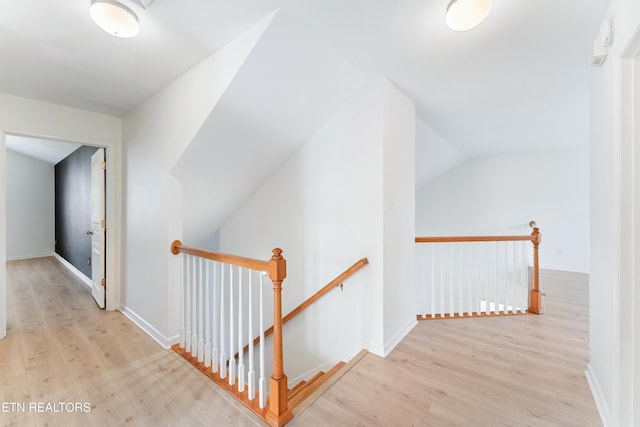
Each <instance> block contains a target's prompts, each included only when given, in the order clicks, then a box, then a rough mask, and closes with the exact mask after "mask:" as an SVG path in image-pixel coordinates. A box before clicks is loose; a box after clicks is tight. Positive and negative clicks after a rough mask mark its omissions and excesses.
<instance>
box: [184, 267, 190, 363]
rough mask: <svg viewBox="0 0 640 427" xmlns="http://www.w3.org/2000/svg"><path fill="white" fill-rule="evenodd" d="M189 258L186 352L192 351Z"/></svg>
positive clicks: (188, 272) (186, 285) (186, 303)
mask: <svg viewBox="0 0 640 427" xmlns="http://www.w3.org/2000/svg"><path fill="white" fill-rule="evenodd" d="M185 257H186V258H187V261H186V267H187V272H186V277H187V282H186V284H185V288H186V289H187V300H186V302H185V307H186V320H187V328H186V330H185V338H186V340H185V349H184V351H185V352H187V353H188V352H190V351H191V255H185Z"/></svg>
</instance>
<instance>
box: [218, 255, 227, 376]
mask: <svg viewBox="0 0 640 427" xmlns="http://www.w3.org/2000/svg"><path fill="white" fill-rule="evenodd" d="M224 304H225V300H224V264H220V378H222V379H225V378H227V353H226V348H227V344H226V342H227V337H226V330H225V329H226V325H225V322H224V318H225V315H224V314H225V313H224Z"/></svg>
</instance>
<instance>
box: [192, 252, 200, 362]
mask: <svg viewBox="0 0 640 427" xmlns="http://www.w3.org/2000/svg"><path fill="white" fill-rule="evenodd" d="M196 262H197V259H196V257H192V259H191V269H192V270H191V271H192V274H191V332H192V335H191V357H196V356H197V355H198V317H197V316H198V295H197V290H198V289H197V283H198V282H197V281H198V274H197V273H198V270H197V268H196Z"/></svg>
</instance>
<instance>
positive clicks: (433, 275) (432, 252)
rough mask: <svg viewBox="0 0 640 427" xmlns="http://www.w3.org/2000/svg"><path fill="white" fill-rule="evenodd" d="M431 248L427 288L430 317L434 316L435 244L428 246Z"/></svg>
mask: <svg viewBox="0 0 640 427" xmlns="http://www.w3.org/2000/svg"><path fill="white" fill-rule="evenodd" d="M430 248H431V282H430V283H429V285H430V286H429V287H430V289H431V317H435V316H436V295H435V288H436V278H435V275H436V267H435V258H436V246H435V244H431V245H430Z"/></svg>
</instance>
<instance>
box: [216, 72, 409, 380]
mask: <svg viewBox="0 0 640 427" xmlns="http://www.w3.org/2000/svg"><path fill="white" fill-rule="evenodd" d="M385 116H386V117H385ZM414 117H415V112H414V107H413V103H411V102H410V101H409V100H408V99H407V98H406V97H404V95H402V94H401V93H399V91H397V89H395V87H393V85H391V83H389V82H388V81H387V80H386V79H383V78H375V79H373V80H372V81H371V82H370V84H369V85H367V87H366V88H365V89H364V90H363V91H361V92H360V93H359V95H357V96H356V97H355V98H353V99H352V100H351V101H349V102H348V103H347V104H346V105H344V106H343V107H342V108H341V109H340V110H339V111H338V112H336V114H334V116H333V117H332V118H331V119H330V120H329V121H328V122H327V123H325V125H324V126H323V127H322V128H320V129H319V130H318V131H317V132H316V133H315V134H314V135H313V136H312V137H311V138H310V139H309V140H308V141H307V142H306V143H305V145H304V146H303V147H302V148H301V149H300V150H299V151H298V152H297V153H296V154H295V155H294V156H293V157H292V158H291V159H290V160H289V161H288V162H287V163H286V164H285V165H283V167H282V168H280V169H279V170H278V171H277V172H276V173H275V174H274V175H273V176H272V177H271V178H270V179H269V180H268V181H266V182H265V183H264V185H263V186H262V187H261V188H260V189H258V190H257V191H256V193H255V194H254V195H253V196H252V197H251V198H250V199H249V200H248V201H247V202H246V203H245V204H244V205H243V207H242V208H241V209H239V210H238V211H237V212H236V213H235V214H234V216H233V217H231V218H230V219H229V220H228V221H227V222H226V223H225V224H224V226H223V227H222V228H221V230H220V245H221V250H222V251H223V252H228V253H234V254H242V255H244V256H250V257H254V258H259V259H266V258H268V257H269V255H270V253H271V249H272V248H274V247H281V248H282V249H283V250H284V256H285V258H287V272H288V273H287V274H288V276H287V279H286V280H285V282H284V285H283V305H284V308H283V312H284V313H287V312H288V311H290V310H292V309H293V308H294V307H295V306H297V305H298V304H300V303H301V302H302V301H303V300H304V299H306V298H308V297H309V296H311V295H312V294H313V293H315V292H316V291H317V290H318V289H320V288H321V287H322V286H324V285H325V284H326V283H328V282H329V281H330V280H331V279H333V278H334V277H336V276H337V275H338V274H339V273H341V272H342V271H344V270H345V269H346V268H347V267H349V266H350V265H351V264H353V263H354V262H356V261H357V260H358V259H360V258H363V257H367V258H368V259H369V263H370V264H369V265H367V266H366V267H365V268H364V269H362V270H360V271H359V272H357V273H356V274H355V275H354V276H352V277H351V278H349V279H348V280H347V281H346V282H345V283H344V290H342V291H340V290H337V289H336V290H334V291H332V292H330V293H329V294H327V295H326V296H325V297H324V298H322V299H321V300H319V301H318V302H317V303H315V304H314V305H313V306H311V307H310V308H309V309H307V310H305V311H304V312H303V313H302V314H301V315H300V316H299V317H298V318H296V319H295V320H294V321H292V323H290V324H287V326H286V327H285V328H284V332H285V337H284V345H285V357H286V361H285V363H286V366H285V367H286V372H287V374H288V375H289V376H290V378H297V377H299V376H304V374H305V373H308V372H313V371H314V370H316V369H318V368H319V367H321V366H323V367H324V365H325V364H331V363H335V361H337V360H348V359H349V358H350V357H352V356H353V355H354V354H355V353H357V352H358V351H359V350H361V349H362V348H364V347H366V348H368V349H369V350H371V351H374V352H376V353H378V354H381V355H383V354H385V350H390V349H391V348H392V347H393V345H394V339H398V337H399V338H402V336H404V335H403V334H404V333H406V332H408V328H410V327H411V326H413V323H415V313H414V312H413V310H412V309H410V310H409V311H407V307H409V308H411V300H410V298H411V295H410V293H408V292H407V289H413V268H412V260H413V236H414V234H413V223H414V222H413V215H414V212H415V209H414V204H413V201H414V188H413V185H414V184H413V183H414V176H413V155H414V154H413V153H414V129H415V123H414ZM392 138H395V139H392ZM394 150H395V153H391V151H394ZM387 154H388V155H389V156H388V157H386V155H387ZM383 158H384V160H383ZM385 197H386V207H387V209H385ZM409 235H410V236H409ZM407 236H409V237H407ZM387 248H388V249H387ZM394 250H397V253H395V254H392V253H391V252H393V251H394ZM403 255H405V256H406V258H402V260H401V262H403V263H404V265H406V266H407V271H405V270H402V269H401V267H400V266H398V265H397V263H399V262H400V261H398V257H402V256H403ZM387 279H388V280H389V281H388V282H386V280H387ZM387 287H389V289H390V290H386V288H387ZM396 293H397V294H396Z"/></svg>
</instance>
